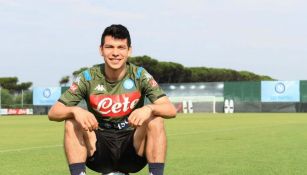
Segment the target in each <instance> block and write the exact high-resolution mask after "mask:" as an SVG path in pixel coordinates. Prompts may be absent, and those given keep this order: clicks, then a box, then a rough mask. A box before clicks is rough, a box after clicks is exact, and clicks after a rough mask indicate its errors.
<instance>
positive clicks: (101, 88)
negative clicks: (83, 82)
mask: <svg viewBox="0 0 307 175" xmlns="http://www.w3.org/2000/svg"><path fill="white" fill-rule="evenodd" d="M105 90H106V89H105V88H104V86H103V85H100V84H98V85H97V86H96V87H95V91H105Z"/></svg>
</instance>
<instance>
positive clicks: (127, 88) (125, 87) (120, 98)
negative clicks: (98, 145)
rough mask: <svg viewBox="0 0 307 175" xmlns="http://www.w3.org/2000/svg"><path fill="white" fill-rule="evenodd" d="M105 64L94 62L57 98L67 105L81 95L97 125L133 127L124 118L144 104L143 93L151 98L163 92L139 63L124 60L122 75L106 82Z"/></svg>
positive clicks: (162, 94)
mask: <svg viewBox="0 0 307 175" xmlns="http://www.w3.org/2000/svg"><path fill="white" fill-rule="evenodd" d="M104 66H105V64H99V65H95V66H93V67H91V68H89V69H87V70H85V71H84V72H82V73H80V74H79V75H78V77H77V78H76V80H75V81H74V82H73V83H72V85H71V86H70V88H69V89H68V90H67V91H65V92H64V93H63V94H62V96H61V97H60V99H59V101H60V102H62V103H63V104H65V105H66V106H76V105H77V104H78V103H79V102H80V101H81V100H83V99H84V100H85V101H86V104H87V108H88V110H89V111H90V112H91V113H93V114H94V115H95V117H96V119H97V121H98V122H99V126H100V127H103V128H107V129H108V128H115V129H132V128H131V127H129V126H128V122H127V118H128V117H129V115H130V113H131V112H132V111H133V110H134V109H137V108H140V107H142V106H143V105H144V99H145V97H147V98H148V99H149V100H150V101H151V102H154V101H156V100H157V99H158V98H160V97H163V96H165V93H164V92H163V90H162V89H161V88H160V86H159V85H158V84H157V82H156V81H155V80H154V79H153V77H152V76H151V75H150V74H149V73H148V72H147V71H146V70H145V69H144V68H142V67H138V66H135V65H133V64H131V63H127V64H126V66H127V67H126V68H127V72H126V75H125V76H124V78H123V79H122V80H119V81H117V82H108V81H107V80H106V78H105V75H104Z"/></svg>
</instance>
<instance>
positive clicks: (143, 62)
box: [129, 55, 273, 83]
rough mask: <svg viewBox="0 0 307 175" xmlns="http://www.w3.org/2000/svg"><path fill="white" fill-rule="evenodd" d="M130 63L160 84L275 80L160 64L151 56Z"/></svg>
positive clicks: (137, 58)
mask: <svg viewBox="0 0 307 175" xmlns="http://www.w3.org/2000/svg"><path fill="white" fill-rule="evenodd" d="M129 61H130V62H131V63H133V64H136V65H138V66H142V67H144V68H145V69H146V70H147V71H148V72H149V73H150V74H151V75H152V76H153V77H154V78H155V80H156V81H157V82H159V83H189V82H221V81H261V80H273V79H272V78H271V77H269V76H265V75H257V74H255V73H252V72H248V71H236V70H232V69H221V68H208V67H184V66H183V65H181V64H179V63H174V62H159V61H158V60H156V59H153V58H151V57H149V56H146V55H145V56H136V57H131V58H129Z"/></svg>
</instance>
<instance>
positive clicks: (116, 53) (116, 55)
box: [112, 49, 119, 57]
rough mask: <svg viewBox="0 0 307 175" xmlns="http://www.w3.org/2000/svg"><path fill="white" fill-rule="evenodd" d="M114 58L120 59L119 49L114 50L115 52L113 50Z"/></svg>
mask: <svg viewBox="0 0 307 175" xmlns="http://www.w3.org/2000/svg"><path fill="white" fill-rule="evenodd" d="M112 56H114V57H118V56H119V51H118V49H114V50H113V52H112Z"/></svg>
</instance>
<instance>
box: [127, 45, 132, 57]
mask: <svg viewBox="0 0 307 175" xmlns="http://www.w3.org/2000/svg"><path fill="white" fill-rule="evenodd" d="M131 54H132V47H129V50H128V57H131Z"/></svg>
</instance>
